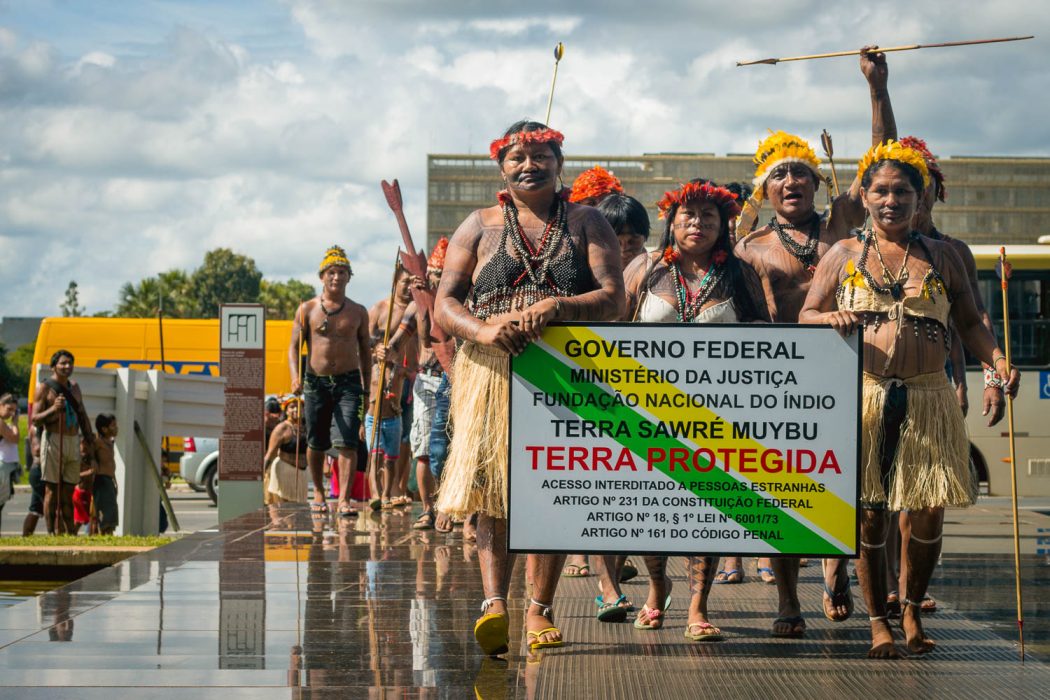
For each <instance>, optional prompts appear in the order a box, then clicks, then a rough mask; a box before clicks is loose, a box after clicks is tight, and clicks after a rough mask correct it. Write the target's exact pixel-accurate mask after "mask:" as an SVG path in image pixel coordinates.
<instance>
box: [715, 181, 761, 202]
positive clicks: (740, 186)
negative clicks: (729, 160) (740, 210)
mask: <svg viewBox="0 0 1050 700" xmlns="http://www.w3.org/2000/svg"><path fill="white" fill-rule="evenodd" d="M722 186H723V187H725V188H726V189H727V190H729V191H730V192H732V193H733V194H735V195H736V203H737V204H739V205H740V206H744V202H746V201H747V200H748V199H750V197H751V193H752V192H754V191H755V188H754V187H752V186H751V185H749V184H747V183H745V182H730V183H729V184H727V185H722Z"/></svg>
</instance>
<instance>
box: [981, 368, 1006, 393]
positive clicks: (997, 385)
mask: <svg viewBox="0 0 1050 700" xmlns="http://www.w3.org/2000/svg"><path fill="white" fill-rule="evenodd" d="M984 386H985V388H986V389H987V388H992V389H998V390H999V391H1002V390H1003V380H1002V379H1000V378H999V375H997V374H996V373H995V370H994V369H992V368H991V367H985V368H984Z"/></svg>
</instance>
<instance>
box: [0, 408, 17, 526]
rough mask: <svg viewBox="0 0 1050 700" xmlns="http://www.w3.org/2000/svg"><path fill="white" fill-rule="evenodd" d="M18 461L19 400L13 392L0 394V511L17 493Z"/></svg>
mask: <svg viewBox="0 0 1050 700" xmlns="http://www.w3.org/2000/svg"><path fill="white" fill-rule="evenodd" d="M21 468H22V465H21V463H20V462H19V461H18V400H17V399H15V397H14V395H12V394H4V395H3V396H0V513H2V512H3V509H4V504H5V503H7V501H8V500H9V499H10V498H11V496H13V495H14V494H15V486H14V479H15V475H16V474H18V472H19V471H20V470H21Z"/></svg>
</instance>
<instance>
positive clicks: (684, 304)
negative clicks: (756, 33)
mask: <svg viewBox="0 0 1050 700" xmlns="http://www.w3.org/2000/svg"><path fill="white" fill-rule="evenodd" d="M657 206H658V207H659V208H660V216H661V218H663V219H664V220H665V222H666V225H665V228H664V234H663V238H661V240H660V245H659V247H658V248H657V250H656V251H655V252H653V253H650V254H648V255H644V256H640V257H638V258H636V259H635V260H634V262H632V263H631V264H630V265H629V266H628V267H627V270H626V271H624V279H625V280H626V287H627V306H628V309H627V314H628V315H627V318H630V319H633V320H635V321H639V322H645V323H749V322H753V321H769V314H768V312H767V311H766V304H765V296H764V295H763V293H762V284H761V279H760V278H759V277H758V274H757V273H756V272H755V270H754V269H753V268H751V267H750V266H749V265H746V264H745V263H743V262H741V261H740V260H739V259H737V258H736V257H735V256H734V255H733V244H732V242H731V240H730V237H729V223H730V221H731V220H733V219H734V218H735V217H736V216H737V214H739V213H740V206H739V205H738V204H737V196H736V195H735V194H733V193H732V192H730V191H729V190H727V189H726V188H724V187H719V186H717V185H715V184H714V183H713V182H711V181H709V180H704V179H697V180H692V181H690V182H687V183H686V184H684V185H682V186H681V187H680V188H679V189H677V190H674V191H673V192H667V193H665V194H664V197H663V199H661V200H660V201H659V202H658V203H657ZM645 565H646V567H647V568H648V569H649V597H648V599H647V600H646V603H645V605H644V606H643V607H642V609H641V610H639V611H638V616H637V619H635V622H634V626H635V628H637V629H640V630H655V629H659V628H660V627H662V626H663V615H664V612H665V611H666V609H667V605H668V604H669V603H670V600H671V581H670V579H668V578H667V576H666V566H667V558H666V557H656V556H648V557H646V558H645ZM717 569H718V558H717V557H711V556H692V557H689V591H690V593H691V594H692V597H691V600H690V602H689V622H688V624H687V626H686V630H685V636H686V638H688V639H692V640H693V641H696V642H711V641H717V640H720V639H722V631H721V630H720V629H718V627H716V626H714V625H713V624H711V622H710V621H709V619H708V612H707V599H708V596H709V594H710V593H711V584H712V583H713V582H714V578H715V572H716V570H717Z"/></svg>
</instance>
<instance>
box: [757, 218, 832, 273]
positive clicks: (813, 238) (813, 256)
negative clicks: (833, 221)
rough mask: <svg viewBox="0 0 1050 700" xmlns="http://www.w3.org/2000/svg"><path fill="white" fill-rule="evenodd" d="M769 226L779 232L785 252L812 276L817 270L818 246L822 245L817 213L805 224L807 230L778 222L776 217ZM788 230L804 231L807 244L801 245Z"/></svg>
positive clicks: (778, 235) (778, 236)
mask: <svg viewBox="0 0 1050 700" xmlns="http://www.w3.org/2000/svg"><path fill="white" fill-rule="evenodd" d="M769 225H770V226H771V227H773V230H774V231H776V232H777V238H779V239H780V244H781V245H782V246H784V250H786V251H787V252H788V253H790V254H791V256H792V257H793V258H795V260H798V262H799V264H800V265H802V267H804V268H806V271H807V272H808V273H809V274H810V275H812V274H813V272H814V271H815V270H816V269H817V245H818V244H819V243H820V217H819V216H817V214H816V212H814V213H813V216H812V217H811V218H810V219H809V220H808V221H807V222H806V223H805V224H803V226H804V227H805V228H803V226H796V225H795V224H790V223H788V224H782V223H780V222H779V221H777V217H775V216H774V217H773V218H772V219H770V220H769ZM788 230H794V231H803V232H804V233H805V234H806V244H805V245H801V244H799V243H797V242H796V241H795V239H794V238H792V237H791V236H789V235H788V234H787V231H788Z"/></svg>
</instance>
